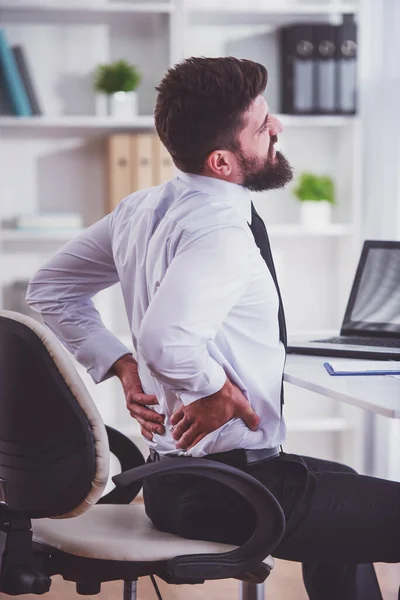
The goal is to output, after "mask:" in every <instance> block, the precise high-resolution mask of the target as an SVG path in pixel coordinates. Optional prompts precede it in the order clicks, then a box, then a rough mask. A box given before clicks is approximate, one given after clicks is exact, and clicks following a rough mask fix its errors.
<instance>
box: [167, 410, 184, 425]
mask: <svg viewBox="0 0 400 600" xmlns="http://www.w3.org/2000/svg"><path fill="white" fill-rule="evenodd" d="M184 416H185V413H184V412H183V410H182V409H181V410H177V411H176V412H175V413H174V414H173V415H172V416H171V418H170V423H171V425H178V423H179V421H181V420H182V419H183V417H184Z"/></svg>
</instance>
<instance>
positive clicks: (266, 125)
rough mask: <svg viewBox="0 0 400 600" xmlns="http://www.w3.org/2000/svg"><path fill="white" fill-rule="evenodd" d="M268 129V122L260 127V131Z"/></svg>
mask: <svg viewBox="0 0 400 600" xmlns="http://www.w3.org/2000/svg"><path fill="white" fill-rule="evenodd" d="M267 129H268V124H267V123H266V124H265V125H264V126H263V127H262V128H261V129H260V133H263V132H264V131H266V130H267Z"/></svg>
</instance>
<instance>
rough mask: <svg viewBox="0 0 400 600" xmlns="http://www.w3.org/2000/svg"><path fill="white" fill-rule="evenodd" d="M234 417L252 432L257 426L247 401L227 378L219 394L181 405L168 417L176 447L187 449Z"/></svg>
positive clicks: (258, 421) (257, 418)
mask: <svg viewBox="0 0 400 600" xmlns="http://www.w3.org/2000/svg"><path fill="white" fill-rule="evenodd" d="M234 418H239V419H243V421H244V422H245V424H246V425H247V427H248V428H249V429H251V430H252V431H256V430H257V427H258V425H259V423H260V417H258V415H256V413H255V412H254V410H253V409H252V408H251V406H250V404H249V402H248V400H247V398H246V397H245V396H244V394H243V393H242V392H241V391H240V389H239V388H238V387H237V385H235V384H234V383H232V382H231V381H229V379H227V380H226V382H225V384H224V387H223V388H222V389H221V390H219V392H216V393H215V394H212V395H211V396H207V397H206V398H201V399H200V400H196V401H195V402H192V404H189V405H188V406H182V407H181V408H180V409H179V410H178V411H177V412H175V413H174V414H173V415H172V416H171V424H172V425H173V426H174V430H173V433H172V436H173V438H174V440H177V444H176V447H177V448H182V449H185V450H190V448H193V446H194V445H195V444H197V443H198V442H199V441H200V440H202V439H203V438H204V437H205V436H206V435H207V434H209V433H211V432H212V431H215V430H216V429H218V428H219V427H221V426H222V425H225V423H227V422H228V421H230V420H231V419H234Z"/></svg>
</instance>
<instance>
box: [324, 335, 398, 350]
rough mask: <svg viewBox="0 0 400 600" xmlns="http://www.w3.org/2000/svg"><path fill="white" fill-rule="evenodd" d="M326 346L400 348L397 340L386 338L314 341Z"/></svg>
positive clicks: (347, 338) (339, 338)
mask: <svg viewBox="0 0 400 600" xmlns="http://www.w3.org/2000/svg"><path fill="white" fill-rule="evenodd" d="M316 341H317V342H324V343H326V344H349V345H351V346H380V347H383V348H400V339H399V340H395V339H392V340H388V339H387V338H385V339H381V338H365V337H333V338H329V339H328V340H316Z"/></svg>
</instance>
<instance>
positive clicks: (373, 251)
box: [342, 241, 400, 337]
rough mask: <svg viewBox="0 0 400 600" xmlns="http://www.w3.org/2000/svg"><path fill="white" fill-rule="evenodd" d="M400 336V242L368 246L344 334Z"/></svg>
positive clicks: (374, 243) (354, 286) (347, 311)
mask: <svg viewBox="0 0 400 600" xmlns="http://www.w3.org/2000/svg"><path fill="white" fill-rule="evenodd" d="M349 333H357V334H358V335H360V334H365V335H369V334H372V335H374V336H380V335H382V336H387V337H397V336H400V242H377V241H373V242H372V241H367V242H364V248H363V251H362V254H361V258H360V262H359V265H358V268H357V272H356V276H355V280H354V284H353V288H352V291H351V294H350V299H349V303H348V306H347V309H346V314H345V317H344V321H343V326H342V334H344V335H346V334H349Z"/></svg>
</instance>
